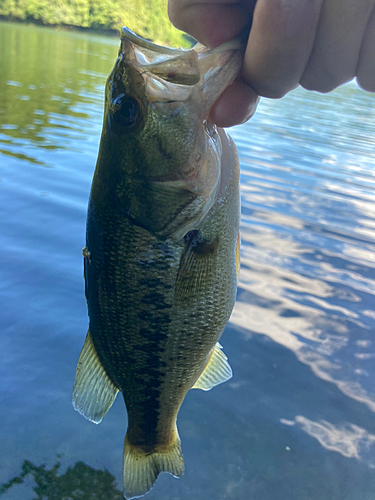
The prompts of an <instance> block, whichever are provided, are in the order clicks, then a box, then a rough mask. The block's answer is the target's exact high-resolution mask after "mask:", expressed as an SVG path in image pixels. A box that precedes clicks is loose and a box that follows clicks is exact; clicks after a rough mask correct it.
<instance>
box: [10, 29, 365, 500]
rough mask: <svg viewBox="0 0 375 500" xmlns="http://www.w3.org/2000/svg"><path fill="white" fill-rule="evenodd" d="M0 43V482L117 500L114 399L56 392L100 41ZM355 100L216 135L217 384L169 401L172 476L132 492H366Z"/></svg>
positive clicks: (170, 498) (220, 497) (64, 356)
mask: <svg viewBox="0 0 375 500" xmlns="http://www.w3.org/2000/svg"><path fill="white" fill-rule="evenodd" d="M0 45H1V47H3V48H4V47H6V48H7V50H1V51H0V248H1V257H2V258H1V260H0V303H1V308H0V328H1V330H0V331H1V334H0V352H1V364H0V373H1V379H0V380H1V386H0V389H1V390H0V421H1V423H2V425H1V426H0V484H4V485H5V486H3V488H2V489H1V488H0V494H1V495H2V497H3V499H4V500H10V499H12V500H13V499H22V500H31V499H36V498H40V499H42V498H47V499H52V498H53V499H54V500H59V499H61V500H62V499H65V498H77V499H78V498H82V499H83V498H84V499H90V500H95V499H102V498H103V500H104V499H105V500H114V499H116V500H117V499H119V498H121V495H120V490H121V486H120V485H121V466H122V446H123V438H124V433H125V429H126V414H125V408H124V404H123V401H122V398H121V397H118V398H117V400H116V402H115V404H114V406H113V407H112V409H111V410H110V412H109V413H108V414H107V416H106V417H105V419H104V420H103V422H102V423H101V424H100V425H98V426H96V425H94V424H92V423H90V422H89V421H87V420H85V419H84V418H83V417H82V416H81V415H79V414H78V413H77V412H75V411H74V410H73V408H72V406H71V390H72V384H73V380H74V373H75V368H76V362H77V359H78V355H79V352H80V349H81V347H82V344H83V340H84V337H85V334H86V329H87V323H88V322H87V312H86V304H85V299H84V285H83V279H82V256H81V249H82V247H83V246H84V234H85V215H86V206H87V199H88V193H89V189H90V182H91V177H92V174H93V169H94V166H95V161H96V155H97V151H98V144H99V138H100V132H101V120H102V113H103V89H104V83H105V79H106V77H107V75H108V74H109V72H110V70H111V67H112V65H113V63H114V60H115V58H116V53H117V50H118V45H119V44H118V41H117V40H112V39H108V38H101V37H96V36H92V35H88V34H77V33H66V32H57V31H52V30H49V29H42V28H36V27H28V26H23V25H22V26H21V25H13V24H4V23H3V24H0ZM374 99H375V97H374V95H371V94H366V93H365V92H362V91H360V90H359V89H358V88H357V87H356V86H355V84H354V83H351V84H348V85H345V86H344V87H342V88H341V89H339V90H337V91H335V92H334V93H332V94H330V95H328V96H321V95H317V94H314V93H309V92H307V91H304V90H302V89H298V90H296V91H294V92H292V93H291V94H290V95H289V96H287V97H286V98H284V99H282V100H280V101H271V100H263V101H262V102H261V104H260V106H259V108H258V112H257V114H256V116H255V117H254V118H253V119H252V120H251V121H250V122H249V123H248V124H246V125H242V126H240V127H235V128H233V129H232V130H231V131H230V133H231V135H232V136H233V137H234V139H235V141H236V143H237V146H238V151H239V155H240V161H241V189H242V222H241V231H242V250H241V259H242V269H241V276H240V284H239V290H238V300H237V303H236V307H235V310H234V312H233V315H232V318H231V321H230V323H229V325H228V327H227V329H226V331H225V333H224V336H223V338H222V343H223V345H224V350H225V352H226V354H227V355H228V357H229V359H230V363H231V365H232V367H233V372H234V377H233V379H231V381H230V382H228V383H226V384H223V385H221V386H219V387H217V388H215V389H214V390H212V391H210V392H208V393H203V392H202V391H191V392H190V393H189V394H188V396H187V398H186V400H185V402H184V404H183V407H182V409H181V411H180V415H179V431H180V435H181V438H182V446H183V451H184V457H185V463H186V473H185V475H184V477H183V478H181V479H180V480H176V479H174V478H172V476H170V475H166V474H163V475H161V476H160V478H159V480H158V482H157V485H156V487H155V488H154V489H153V490H152V492H151V493H150V494H149V495H148V497H147V498H148V499H149V500H159V499H160V500H161V499H162V500H177V499H178V500H187V499H191V498H194V499H195V500H224V499H233V500H248V499H252V498H254V499H260V500H275V499H278V500H301V499H303V500H321V499H322V498H324V499H325V500H374V496H375V493H374V492H375V470H374V469H375V415H374V412H375V383H374V380H375V379H374V376H375V368H374V366H375V365H374V359H375V342H374V341H375V334H374V328H375V306H374V294H375V253H374V251H375V189H374V188H375V169H374V163H375V148H374V145H375V110H374V109H375V108H374V102H375V101H374ZM57 463H59V464H60V466H59V467H58V466H57V465H56V464H57ZM54 466H55V467H54ZM22 467H23V468H22ZM105 470H106V471H107V472H106V471H105ZM12 480H13V482H12ZM116 481H117V486H116ZM34 489H36V490H35V491H34ZM43 495H44V496H43Z"/></svg>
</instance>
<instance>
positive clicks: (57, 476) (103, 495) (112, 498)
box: [0, 460, 123, 500]
mask: <svg viewBox="0 0 375 500" xmlns="http://www.w3.org/2000/svg"><path fill="white" fill-rule="evenodd" d="M21 469H22V472H21V474H20V475H19V476H17V477H14V478H13V479H11V480H10V481H9V482H8V483H6V484H2V485H0V495H2V494H3V493H5V492H7V491H8V490H9V489H10V488H12V487H14V486H16V485H20V484H23V483H24V482H25V480H26V478H28V477H29V476H31V477H32V478H33V479H34V482H35V483H36V485H35V486H34V488H33V490H34V492H35V493H36V495H37V496H36V497H34V499H35V500H44V499H45V500H66V499H68V498H69V499H70V500H84V499H90V500H121V499H123V496H122V493H121V491H119V490H118V489H117V488H116V484H115V478H114V476H112V474H110V473H109V472H108V471H106V470H105V471H101V470H95V469H93V468H92V467H89V466H88V465H86V464H84V463H83V462H77V463H76V464H75V465H74V467H69V468H68V470H67V471H66V472H65V473H64V474H61V473H59V472H60V470H59V469H60V463H59V462H56V463H55V464H54V465H53V466H52V467H51V469H48V468H46V466H45V465H39V466H36V465H34V464H33V463H32V462H29V461H28V460H25V461H24V462H23V464H22V467H21Z"/></svg>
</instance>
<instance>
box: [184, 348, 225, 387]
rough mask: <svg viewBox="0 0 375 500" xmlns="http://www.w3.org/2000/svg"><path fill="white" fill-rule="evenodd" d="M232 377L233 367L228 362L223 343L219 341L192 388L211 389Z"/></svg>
mask: <svg viewBox="0 0 375 500" xmlns="http://www.w3.org/2000/svg"><path fill="white" fill-rule="evenodd" d="M230 378H232V368H231V367H230V364H229V363H228V358H227V357H226V355H225V354H224V352H223V351H222V347H221V345H220V344H219V342H217V344H216V345H215V347H214V348H213V350H212V354H211V356H210V359H209V360H208V363H207V365H206V367H205V369H204V370H203V372H202V373H201V375H200V377H199V379H198V380H197V381H196V382H195V384H194V385H193V387H192V389H202V390H203V391H209V390H210V389H212V388H213V387H215V385H219V384H222V383H223V382H226V381H227V380H229V379H230Z"/></svg>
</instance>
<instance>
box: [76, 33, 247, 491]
mask: <svg viewBox="0 0 375 500" xmlns="http://www.w3.org/2000/svg"><path fill="white" fill-rule="evenodd" d="M241 55H242V52H241V45H240V43H239V42H237V41H235V42H231V43H228V44H225V45H224V46H221V47H218V48H216V49H213V50H211V51H208V50H205V49H204V48H203V47H201V46H200V47H198V48H196V49H192V50H189V51H183V50H180V49H168V48H165V47H159V46H157V45H154V44H152V43H150V42H147V41H146V40H143V39H141V38H140V37H137V36H136V35H134V34H133V33H132V32H130V31H129V30H126V29H125V30H124V31H123V37H122V43H121V48H120V52H119V57H118V59H117V61H116V64H115V67H114V70H113V71H112V73H111V75H110V76H109V78H108V81H107V86H106V103H105V113H104V123H103V132H102V138H101V144H100V150H99V156H98V162H97V165H96V170H95V173H94V177H93V182H92V188H91V194H90V201H89V208H88V214H87V234H86V247H85V249H84V251H83V255H84V270H85V271H84V274H85V291H86V299H87V304H88V313H89V318H90V325H89V331H88V334H87V337H86V341H85V344H84V347H83V349H82V352H81V355H80V358H79V361H78V365H77V372H76V379H75V385H74V389H73V404H74V406H75V408H76V409H77V410H78V411H79V412H80V413H82V414H83V415H84V416H85V417H86V418H88V419H90V420H92V421H93V422H96V423H99V422H100V421H101V420H102V418H103V417H104V415H105V413H106V412H107V411H108V409H109V408H110V406H111V405H112V403H113V401H114V399H115V397H116V395H117V393H118V391H121V392H122V394H123V397H124V400H125V405H126V409H127V413H128V429H127V433H126V436H125V443H124V464H123V484H124V495H125V497H126V498H133V497H138V496H142V495H143V494H145V493H146V492H147V491H149V489H150V488H151V487H152V486H153V484H154V482H155V480H156V478H157V476H158V474H159V473H160V472H162V471H166V472H170V473H172V474H173V475H175V476H181V475H182V473H183V471H184V463H183V458H182V452H181V444H180V439H179V436H178V431H177V426H176V419H177V414H178V411H179V408H180V406H181V404H182V402H183V400H184V397H185V395H186V393H187V391H188V390H189V389H191V388H194V387H195V388H200V389H204V390H208V389H210V388H211V387H213V386H215V385H217V384H218V383H221V382H223V381H225V380H227V379H228V378H230V377H231V369H230V366H229V364H228V362H227V359H226V356H225V355H224V353H223V352H222V350H221V347H220V346H219V345H218V344H217V342H218V340H219V338H220V336H221V334H222V332H223V330H224V328H225V325H226V323H227V321H228V319H229V317H230V314H231V311H232V308H233V305H234V301H235V295H236V286H237V273H238V241H239V238H238V231H239V169H238V159H237V155H236V149H235V146H234V143H233V142H232V141H231V140H230V139H229V138H228V136H227V135H226V134H225V132H224V131H223V130H217V129H216V128H215V127H214V126H213V125H211V124H210V123H209V122H208V121H207V117H208V114H209V110H210V107H211V106H212V104H213V102H214V101H215V100H216V98H217V97H218V95H219V94H220V93H221V92H222V91H223V90H224V88H225V87H226V86H227V85H228V84H230V83H231V81H232V80H233V79H234V77H235V76H236V75H237V73H238V71H239V69H240V64H241Z"/></svg>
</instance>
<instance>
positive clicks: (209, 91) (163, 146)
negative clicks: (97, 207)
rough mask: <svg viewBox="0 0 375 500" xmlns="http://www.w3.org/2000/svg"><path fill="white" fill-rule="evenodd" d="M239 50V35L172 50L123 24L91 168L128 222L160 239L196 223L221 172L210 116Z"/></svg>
mask: <svg viewBox="0 0 375 500" xmlns="http://www.w3.org/2000/svg"><path fill="white" fill-rule="evenodd" d="M242 54H243V44H242V43H241V42H240V41H239V40H234V41H231V42H228V43H226V44H223V45H221V46H219V47H217V48H215V49H212V50H208V49H207V48H205V47H204V46H202V45H199V44H198V45H197V46H195V47H194V48H192V49H190V50H183V49H171V48H167V47H161V46H159V45H156V44H154V43H151V42H149V41H147V40H144V39H143V38H141V37H139V36H137V35H135V34H134V33H132V32H131V31H130V30H128V29H127V28H124V29H123V33H122V38H121V47H120V51H119V56H118V59H117V61H116V64H115V67H114V69H113V71H112V73H111V74H110V76H109V78H108V81H107V86H106V104H105V114H104V126H103V133H102V141H101V148H100V154H99V161H98V166H97V169H99V170H100V175H101V177H102V178H104V179H105V180H106V182H107V184H109V185H110V186H111V188H112V190H114V191H115V193H116V197H117V199H119V200H120V202H121V207H122V210H123V211H124V213H125V215H126V217H128V218H129V220H131V221H132V223H134V224H136V225H139V226H141V227H143V228H145V229H147V230H148V231H151V232H152V233H153V234H155V235H157V236H158V237H160V238H167V237H172V238H182V237H183V236H184V235H185V234H186V233H187V232H188V231H190V230H192V229H199V224H200V222H201V221H202V220H203V218H204V217H205V215H206V214H207V212H208V211H209V209H210V208H211V207H212V205H213V203H214V201H215V199H216V195H217V192H218V189H219V186H220V178H221V140H220V136H219V134H218V133H217V129H216V127H215V126H214V125H213V124H211V123H210V122H209V120H208V116H209V112H210V109H211V107H212V105H213V104H214V102H215V101H216V99H217V98H218V96H219V95H220V94H221V93H222V92H223V90H224V89H225V88H226V87H227V86H228V85H229V84H230V83H231V82H232V81H233V80H234V78H235V77H236V76H237V74H238V73H239V71H240V68H241V61H242Z"/></svg>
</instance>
